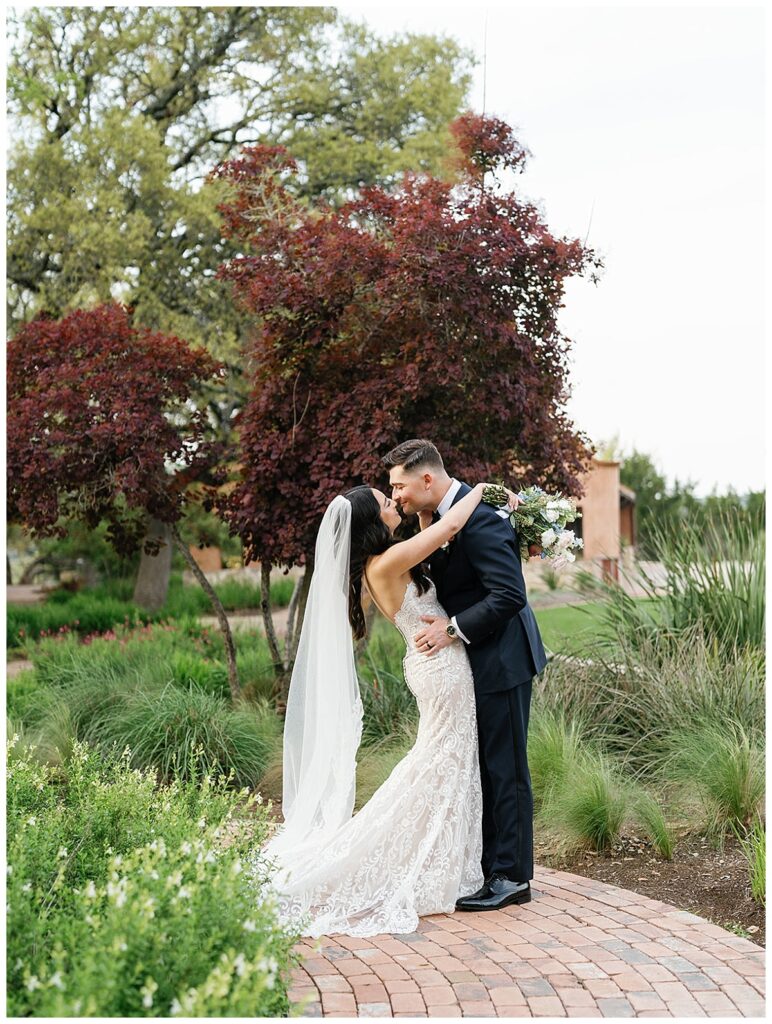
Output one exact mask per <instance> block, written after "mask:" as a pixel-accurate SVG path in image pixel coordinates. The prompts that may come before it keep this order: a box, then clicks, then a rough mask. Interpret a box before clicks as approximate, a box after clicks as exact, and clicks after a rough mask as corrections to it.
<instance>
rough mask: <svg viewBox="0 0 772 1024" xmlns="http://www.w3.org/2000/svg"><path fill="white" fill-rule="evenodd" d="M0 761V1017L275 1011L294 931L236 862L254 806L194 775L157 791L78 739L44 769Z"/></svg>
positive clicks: (259, 817) (283, 1008)
mask: <svg viewBox="0 0 772 1024" xmlns="http://www.w3.org/2000/svg"><path fill="white" fill-rule="evenodd" d="M7 754H8V756H7V764H8V769H7V771H8V781H7V794H8V835H9V843H8V869H7V870H8V879H7V888H8V918H7V941H8V949H7V956H8V960H7V963H8V973H7V978H8V1004H7V1005H8V1013H9V1015H11V1016H15V1017H22V1016H35V1017H50V1016H61V1017H72V1016H79V1017H93V1016H100V1017H101V1016H104V1017H116V1016H122V1017H132V1016H138V1017H146V1016H160V1017H164V1016H203V1017H207V1016H209V1017H217V1016H223V1017H224V1016H255V1017H260V1016H265V1017H281V1016H286V1015H287V1014H288V1010H289V1005H288V998H287V984H288V981H289V978H288V974H289V968H290V965H291V964H292V963H293V962H294V954H293V953H292V947H293V945H294V943H295V941H296V939H297V936H296V935H294V934H290V933H285V932H283V931H282V930H281V929H280V928H279V927H278V925H277V923H276V919H275V915H274V910H273V905H272V902H271V899H270V897H269V896H268V894H267V892H264V887H265V885H266V881H265V878H263V877H262V875H261V873H260V872H258V873H257V875H256V876H255V877H249V878H248V877H247V873H246V872H245V871H244V870H243V868H242V862H243V859H244V857H245V854H246V853H247V852H248V851H249V850H250V849H252V848H253V847H254V845H255V844H259V843H261V842H262V841H263V840H264V839H265V838H266V837H267V834H268V828H269V823H268V817H267V814H266V811H265V808H262V807H260V806H259V802H260V797H259V796H255V795H249V793H248V791H247V790H246V789H242V790H241V791H240V792H239V793H235V792H233V790H232V789H231V788H230V781H231V780H230V779H228V778H227V777H225V776H211V775H209V774H204V773H203V770H201V771H199V772H197V773H196V774H195V777H194V778H191V779H190V780H187V781H184V780H181V779H177V778H175V779H174V781H173V782H172V783H171V784H170V785H169V786H158V785H157V782H156V779H155V773H154V772H142V771H139V770H137V769H132V768H131V767H130V763H129V762H130V752H129V751H124V752H123V754H122V755H121V756H120V757H118V756H115V757H112V758H105V757H104V755H102V754H101V753H98V752H97V751H95V750H93V749H91V748H89V747H88V746H87V745H85V744H80V743H76V744H75V745H74V750H73V755H72V757H71V758H70V759H69V760H68V761H67V762H66V763H65V764H64V765H63V766H62V769H63V770H62V771H59V772H57V773H56V774H54V772H53V769H51V768H50V767H48V766H46V765H41V764H40V763H39V762H38V761H36V760H35V759H34V758H33V757H32V756H31V752H30V751H29V750H28V749H25V748H23V747H20V745H19V743H18V739H17V737H16V736H14V737H13V739H11V741H10V742H9V746H8V752H7ZM200 754H201V751H200V749H199V750H198V751H195V750H194V751H192V754H191V756H192V757H193V758H195V756H198V757H199V761H198V764H199V767H200V768H201V767H202V762H201V760H200ZM244 810H246V811H248V812H249V824H248V827H246V826H245V824H244V823H245V820H246V819H241V818H240V814H241V813H243V811H244ZM239 825H241V826H242V827H238V826H239ZM226 838H227V840H229V841H227V842H226V841H224V840H226Z"/></svg>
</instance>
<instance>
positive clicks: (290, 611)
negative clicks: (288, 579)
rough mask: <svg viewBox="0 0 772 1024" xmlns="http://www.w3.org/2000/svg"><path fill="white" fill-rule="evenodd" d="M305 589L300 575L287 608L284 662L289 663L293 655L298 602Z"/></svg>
mask: <svg viewBox="0 0 772 1024" xmlns="http://www.w3.org/2000/svg"><path fill="white" fill-rule="evenodd" d="M302 589H303V577H302V576H298V578H297V579H296V580H295V588H294V590H293V591H292V597H291V598H290V603H289V607H288V608H287V634H286V636H285V637H284V663H285V665H286V664H288V662H289V660H290V656H291V655H292V638H293V636H294V635H295V622H296V620H297V614H298V602H299V600H300V591H301V590H302Z"/></svg>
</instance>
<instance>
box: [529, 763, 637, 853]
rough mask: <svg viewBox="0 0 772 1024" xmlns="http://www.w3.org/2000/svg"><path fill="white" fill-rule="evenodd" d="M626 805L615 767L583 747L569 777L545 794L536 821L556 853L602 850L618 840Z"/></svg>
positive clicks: (625, 788) (626, 794)
mask: <svg viewBox="0 0 772 1024" xmlns="http://www.w3.org/2000/svg"><path fill="white" fill-rule="evenodd" d="M629 804H630V793H629V787H628V785H627V784H626V782H625V781H624V780H623V778H622V776H621V773H620V772H619V770H618V769H617V767H616V766H615V765H614V764H613V763H612V762H610V761H609V760H608V758H606V757H605V755H603V754H602V753H599V752H597V751H595V750H594V749H592V748H587V749H585V751H584V753H583V754H582V755H581V757H580V759H579V760H578V762H576V763H574V764H573V766H572V769H571V774H570V776H566V777H565V778H564V779H563V782H562V784H560V785H556V786H554V787H553V788H552V789H551V790H550V791H549V795H548V798H547V799H546V800H545V801H544V802H543V804H542V806H541V809H540V812H539V815H538V818H539V822H540V824H541V825H542V827H543V828H544V830H545V832H546V833H547V834H548V835H550V836H551V837H552V838H553V840H554V844H555V849H556V850H557V851H559V852H561V853H564V854H565V853H569V852H572V851H575V850H578V849H581V848H589V849H592V850H597V851H603V850H607V849H608V848H609V847H610V846H611V845H612V844H613V843H614V842H615V841H616V840H617V839H618V837H619V834H620V832H621V830H622V826H623V824H624V822H625V819H626V816H627V812H628V807H629Z"/></svg>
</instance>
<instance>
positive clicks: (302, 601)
mask: <svg viewBox="0 0 772 1024" xmlns="http://www.w3.org/2000/svg"><path fill="white" fill-rule="evenodd" d="M313 573H314V566H313V563H312V562H311V561H310V559H309V561H308V562H307V563H306V568H305V570H304V572H303V580H302V583H301V585H300V594H299V596H298V607H297V612H296V618H295V629H294V634H293V637H292V644H291V646H290V655H289V658H288V659H287V671H288V672H291V671H292V666H293V665H294V664H295V656H296V655H297V653H298V644H299V643H300V632H301V630H302V629H303V619H304V618H305V614H306V604H307V602H308V591H309V590H310V589H311V577H312V576H313Z"/></svg>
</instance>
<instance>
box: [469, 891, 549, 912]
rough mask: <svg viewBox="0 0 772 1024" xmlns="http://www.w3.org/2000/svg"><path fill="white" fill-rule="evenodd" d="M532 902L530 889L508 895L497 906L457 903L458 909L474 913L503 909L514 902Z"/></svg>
mask: <svg viewBox="0 0 772 1024" xmlns="http://www.w3.org/2000/svg"><path fill="white" fill-rule="evenodd" d="M530 902H531V892H530V889H529V890H528V892H519V893H515V894H514V895H512V896H508V897H507V898H506V899H505V900H502V901H501V903H497V904H496V906H495V907H459V906H458V904H456V910H461V911H467V912H469V913H473V914H479V913H480V911H485V910H501V909H502V907H511V906H512V905H513V904H519V903H530Z"/></svg>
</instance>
